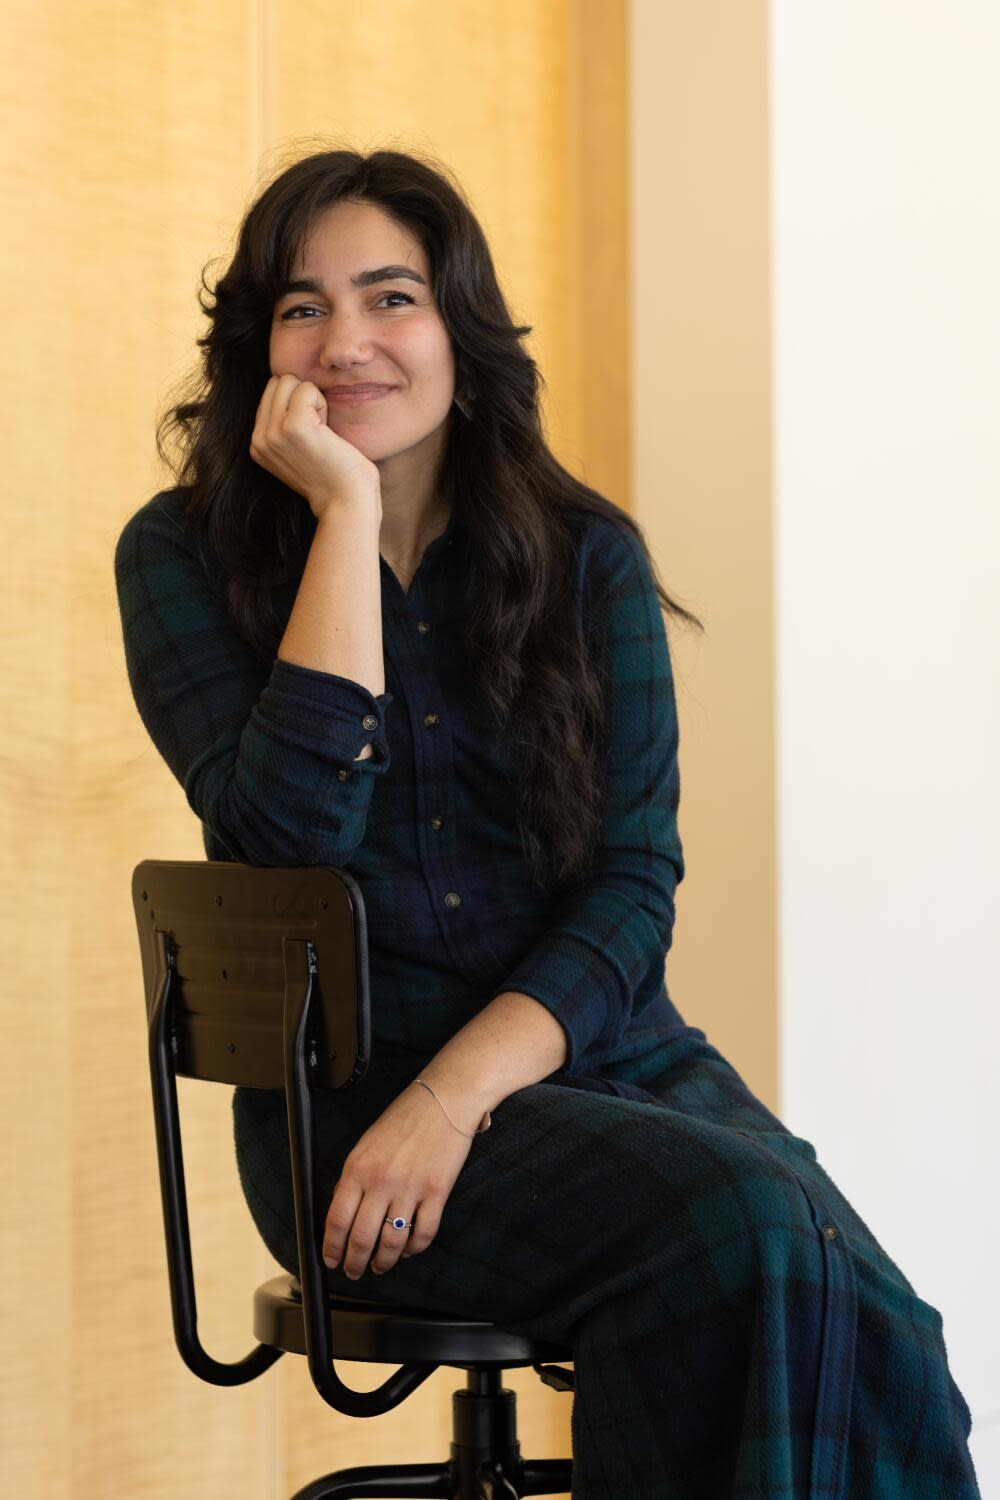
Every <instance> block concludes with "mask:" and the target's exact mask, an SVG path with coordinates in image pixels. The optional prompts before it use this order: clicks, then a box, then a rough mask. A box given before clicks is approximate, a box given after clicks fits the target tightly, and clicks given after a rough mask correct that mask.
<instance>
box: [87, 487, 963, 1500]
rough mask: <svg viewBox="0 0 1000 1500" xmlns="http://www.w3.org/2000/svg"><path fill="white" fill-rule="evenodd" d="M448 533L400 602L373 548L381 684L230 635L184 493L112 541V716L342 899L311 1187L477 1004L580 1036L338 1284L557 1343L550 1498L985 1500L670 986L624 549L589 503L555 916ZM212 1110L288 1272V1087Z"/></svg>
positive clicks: (908, 1299)
mask: <svg viewBox="0 0 1000 1500" xmlns="http://www.w3.org/2000/svg"><path fill="white" fill-rule="evenodd" d="M465 541H466V538H465V536H464V528H463V526H462V524H461V521H460V520H459V519H458V518H457V517H456V516H454V515H453V517H452V520H451V522H450V524H449V526H448V529H447V530H446V531H445V532H444V533H443V534H442V535H441V536H440V537H438V538H436V539H435V541H433V542H432V543H431V544H430V546H429V547H428V548H427V549H426V551H425V553H424V555H423V558H422V560H421V564H420V567H419V569H418V571H417V573H416V575H415V577H414V579H413V581H412V583H411V586H410V589H409V592H408V593H405V594H404V591H403V589H402V588H401V586H400V584H399V582H398V580H397V579H396V578H395V576H394V575H393V573H392V572H391V570H390V569H389V568H388V566H387V565H386V564H385V563H383V565H382V621H383V642H384V648H385V666H386V692H385V693H383V694H381V695H379V696H378V697H375V696H373V695H372V694H371V693H370V692H368V690H367V689H365V688H364V687H362V686H361V685H360V684H358V683H356V682H352V681H350V680H349V679H347V678H344V677H338V676H334V675H330V674H326V673H321V672H312V671H309V670H307V669H305V668H301V667H296V666H292V665H289V664H288V663H284V662H281V661H278V660H274V661H272V662H270V663H265V662H261V661H260V660H259V659H258V658H257V657H256V656H255V655H254V654H253V652H252V651H251V650H250V649H249V647H247V646H245V645H244V644H242V643H241V640H240V638H239V637H238V635H237V634H236V632H235V630H234V627H233V625H232V622H231V621H230V620H229V618H228V616H227V614H226V612H225V610H224V608H223V604H222V600H221V598H220V594H219V586H218V576H217V573H218V570H217V568H215V569H213V566H212V560H211V558H210V557H209V556H208V555H207V554H204V555H202V556H200V555H199V549H198V543H197V541H196V539H195V538H194V537H193V536H192V535H191V533H190V531H189V529H188V528H187V527H186V526H185V525H184V522H183V515H182V512H181V507H180V504H179V500H178V496H177V493H176V492H174V491H167V492H164V493H163V494H161V495H158V496H154V498H153V499H152V500H151V501H150V502H148V504H146V505H145V506H144V507H143V508H142V509H141V510H140V511H138V512H137V513H136V514H135V515H134V516H133V517H132V518H131V520H130V521H129V522H128V524H127V525H126V526H125V529H124V531H123V532H122V534H121V537H120V539H119V542H118V547H117V551H116V557H115V570H116V577H117V583H118V591H119V599H120V604H121V614H122V625H123V631H124V638H125V653H126V659H127V664H128V672H129V677H130V679H131V684H132V688H133V691H134V694H135V698H136V703H137V705H138V708H139V712H140V714H141V716H142V718H143V721H144V723H145V725H146V727H147V729H148V730H149V733H150V735H151V736H152V738H153V741H154V743H155V744H156V746H157V748H158V749H159V751H160V753H161V754H162V755H163V757H164V759H165V760H166V761H167V763H168V765H169V766H170V768H171V770H172V771H173V772H174V774H175V776H176V777H177V779H178V781H179V782H180V783H181V785H182V786H183V788H184V791H185V793H186V795H187V799H188V802H189V803H190V805H191V807H192V808H193V810H194V811H195V812H196V813H197V815H198V816H199V818H201V820H202V822H203V825H204V842H205V851H206V854H207V855H208V857H209V858H211V859H236V860H241V861H243V862H246V863H250V864H299V863H302V864H308V863H324V864H331V865H334V866H339V867H342V868H346V869H349V870H350V871H351V873H352V874H353V875H354V877H355V879H356V880H357V881H358V883H359V885H360V886H361V888H362V891H363V895H364V900H365V906H366V911H367V915H368V936H369V944H370V970H371V976H370V977H371V990H372V1007H373V1028H374V1036H375V1046H374V1060H373V1063H372V1067H371V1069H370V1070H369V1073H368V1074H366V1076H365V1078H364V1079H363V1080H362V1083H361V1084H360V1085H358V1086H357V1087H355V1088H351V1089H346V1090H338V1091H332V1090H316V1091H314V1094H313V1102H314V1111H315V1138H316V1151H315V1167H316V1172H317V1192H318V1195H319V1199H320V1201H323V1202H325V1203H329V1201H330V1199H331V1198H332V1196H333V1191H334V1188H335V1186H336V1183H337V1180H338V1178H339V1176H340V1173H341V1171H342V1168H343V1164H344V1161H345V1160H346V1158H347V1156H348V1155H349V1153H350V1151H351V1150H352V1149H353V1147H354V1145H355V1143H356V1142H357V1141H358V1139H359V1137H360V1136H361V1135H362V1134H363V1133H364V1132H365V1130H367V1129H368V1128H369V1126H371V1125H372V1124H373V1123H374V1122H375V1121H376V1120H377V1119H378V1118H379V1116H380V1115H381V1114H382V1113H383V1111H384V1110H385V1109H386V1108H387V1107H388V1105H389V1104H390V1103H391V1102H392V1100H393V1099H394V1098H396V1097H397V1095H398V1094H399V1093H400V1092H401V1091H402V1089H403V1088H405V1087H406V1085H407V1084H408V1083H409V1082H410V1081H411V1080H412V1079H413V1078H414V1077H416V1076H417V1074H418V1073H419V1072H420V1070H421V1068H422V1066H423V1065H424V1064H425V1063H426V1062H427V1061H428V1060H429V1058H430V1057H431V1056H433V1054H434V1053H435V1051H436V1050H437V1049H438V1048H439V1047H440V1046H441V1045H442V1044H443V1043H444V1042H445V1041H446V1040H447V1038H448V1037H449V1036H451V1035H452V1034H453V1033H454V1031H455V1030H457V1029H458V1028H459V1027H460V1026H461V1025H462V1024H463V1023H464V1022H465V1021H466V1020H467V1019H468V1018H469V1016H470V1015H472V1014H473V1013H474V1012H475V1011H476V1010H477V1009H478V1008H480V1007H481V1006H482V1005H483V1004H485V1003H486V1001H488V1000H489V999H490V998H491V997H492V996H493V995H494V994H497V993H499V992H500V991H501V990H503V989H518V990H523V991H524V992H526V993H528V994H531V995H534V996H535V997H536V998H537V999H539V1000H540V1001H541V1002H542V1003H543V1004H544V1005H547V1006H548V1007H549V1008H550V1009H551V1010H552V1011H553V1013H554V1014H555V1015H557V1016H558V1017H559V1019H560V1021H561V1022H562V1023H563V1025H564V1027H565V1028H566V1032H567V1036H568V1038H569V1055H568V1058H567V1061H566V1064H565V1066H564V1067H563V1068H561V1069H559V1070H557V1071H556V1072H555V1073H553V1074H552V1075H551V1076H550V1077H549V1078H547V1079H544V1080H542V1081H541V1082H539V1083H536V1084H533V1085H531V1086H530V1087H528V1088H523V1089H518V1090H516V1091H515V1092H514V1093H513V1094H511V1095H509V1096H508V1097H507V1098H506V1099H504V1100H502V1101H501V1103H500V1104H499V1105H498V1106H497V1108H496V1109H495V1110H494V1111H493V1128H492V1129H491V1130H489V1131H487V1132H485V1134H483V1135H482V1136H478V1137H477V1138H476V1140H475V1143H474V1145H473V1147H472V1150H471V1151H470V1153H469V1157H468V1160H467V1161H466V1163H465V1164H464V1166H463V1168H462V1171H461V1173H460V1174H459V1177H458V1179H457V1181H456V1183H455V1185H454V1188H453V1189H452V1192H451V1194H450V1195H449V1198H448V1201H447V1203H446V1205H445V1208H444V1212H443V1215H442V1218H441V1223H440V1226H439V1229H438V1232H437V1234H436V1235H435V1237H434V1240H433V1241H432V1243H431V1244H430V1245H429V1246H428V1247H427V1249H426V1250H424V1251H423V1252H421V1253H420V1254H419V1255H415V1256H412V1257H410V1258H409V1259H407V1260H400V1261H399V1262H397V1264H396V1265H395V1266H394V1267H393V1268H392V1269H391V1270H390V1271H389V1272H388V1273H387V1274H386V1275H384V1276H375V1275H374V1274H373V1273H372V1271H371V1269H370V1267H369V1268H368V1269H367V1270H366V1271H365V1272H364V1274H363V1275H362V1276H361V1278H360V1279H359V1280H358V1281H351V1280H349V1279H348V1278H347V1277H346V1276H345V1274H344V1271H343V1267H342V1266H341V1267H338V1268H337V1269H336V1270H334V1271H329V1272H328V1273H327V1275H328V1278H329V1282H330V1285H331V1287H332V1288H334V1289H335V1290H336V1291H337V1292H338V1294H339V1295H341V1296H351V1295H356V1296H358V1297H360V1298H363V1299H365V1300H368V1301H383V1302H385V1303H387V1304H392V1305H403V1306H422V1307H428V1308H436V1309H440V1310H441V1311H444V1312H448V1313H453V1314H456V1315H464V1316H469V1317H479V1318H487V1319H491V1320H492V1321H494V1322H496V1323H498V1324H500V1325H502V1326H507V1327H510V1328H512V1329H514V1330H518V1331H523V1332H525V1333H529V1334H536V1335H538V1336H539V1337H541V1338H552V1339H554V1340H556V1341H558V1342H565V1341H571V1342H572V1347H573V1359H574V1368H575V1374H576V1391H575V1394H574V1397H573V1410H572V1439H573V1497H574V1500H736V1497H739V1500H897V1497H898V1500H903V1497H905V1500H981V1497H980V1492H979V1488H978V1486H977V1483H976V1477H975V1473H974V1469H973V1464H972V1459H971V1456H970V1453H969V1448H968V1437H969V1433H970V1431H971V1415H970V1411H969V1407H968V1405H967V1403H966V1401H965V1399H964V1397H963V1396H962V1393H961V1391H960V1390H959V1388H958V1386H957V1385H956V1383H955V1381H954V1379H953V1378H952V1375H951V1372H950V1370H949V1368H948V1359H947V1351H946V1348H945V1343H944V1336H943V1323H942V1318H941V1314H940V1313H939V1312H938V1311H937V1310H936V1309H935V1308H934V1307H933V1306H932V1305H931V1304H930V1303H928V1302H925V1301H923V1300H922V1299H921V1298H920V1297H919V1296H918V1295H917V1293H916V1291H915V1289H914V1287H913V1286H912V1284H911V1283H910V1282H909V1281H908V1280H907V1278H906V1276H905V1275H904V1274H903V1272H902V1271H901V1270H899V1268H898V1267H897V1266H896V1265H895V1264H894V1263H893V1261H892V1260H891V1259H890V1257H889V1256H888V1255H887V1254H886V1252H885V1250H884V1249H883V1248H882V1246H881V1245H880V1244H879V1242H878V1240H877V1239H876V1238H875V1235H874V1234H873V1233H872V1231H871V1230H870V1229H869V1228H868V1226H867V1225H866V1224H865V1223H864V1222H863V1220H862V1219H861V1218H860V1216H859V1215H858V1214H857V1212H856V1211H855V1210H854V1208H853V1207H852V1205H851V1204H850V1203H849V1202H848V1200H847V1199H846V1198H845V1197H844V1195H843V1194H842V1193H841V1192H840V1190H839V1189H838V1187H837V1186H836V1184H835V1183H834V1182H833V1181H832V1179H831V1178H830V1177H829V1176H828V1175H827V1173H826V1172H825V1171H824V1169H823V1167H822V1166H821V1165H820V1163H819V1162H818V1160H817V1158H816V1152H815V1150H814V1148H813V1146H812V1145H811V1144H810V1143H809V1142H808V1141H804V1140H802V1139H801V1138H800V1137H798V1136H795V1135H793V1134H792V1133H791V1132H790V1131H789V1130H788V1129H787V1128H786V1127H785V1126H784V1125H783V1124H782V1123H781V1121H780V1120H778V1119H777V1118H776V1116H774V1115H773V1114H772V1113H771V1111H770V1110H768V1109H767V1107H766V1106H765V1105H764V1104H763V1103H762V1102H761V1101H760V1100H759V1099H757V1098H756V1097H755V1096H754V1094H753V1093H752V1092H751V1090H750V1089H749V1088H748V1087H747V1085H746V1084H745V1082H744V1081H743V1079H742V1078H741V1077H740V1076H739V1074H738V1073H737V1072H736V1070H735V1068H733V1066H732V1064H730V1063H729V1062H728V1061H727V1060H726V1059H725V1058H724V1057H723V1056H722V1055H721V1054H720V1053H719V1052H718V1051H717V1050H716V1049H715V1048H714V1047H713V1046H712V1045H711V1043H710V1042H709V1041H708V1039H707V1038H706V1036H705V1033H704V1032H703V1031H700V1030H698V1029H697V1028H696V1027H691V1026H686V1025H685V1023H684V1022H683V1020H682V1018H681V1016H680V1014H679V1013H678V1012H677V1010H676V1009H675V1008H674V1006H673V1004H672V1003H671V1001H670V999H669V997H668V995H667V991H666V985H665V982H664V974H663V969H664V958H665V954H666V951H667V949H668V948H669V946H670V940H671V934H672V930H673V921H674V894H675V890H676V887H677V884H678V882H679V881H680V880H681V878H682V876H683V869H684V867H683V861H682V857H681V846H680V841H679V839H678V834H677V806H678V797H679V778H678V770H677V748H678V747H677V719H676V712H675V704H674V690H673V681H672V676H671V667H670V658H669V653H668V649H667V641H666V636H665V632H664V628H663V620H662V616H661V614H660V610H659V604H658V600H657V598H656V595H655V591H654V588H653V583H652V578H651V576H650V573H649V568H648V564H647V562H646V559H645V554H644V552H643V550H642V548H641V546H640V545H639V544H638V543H637V542H636V541H635V539H634V538H632V537H631V535H630V534H629V533H627V532H625V531H624V530H623V529H622V528H621V527H619V526H618V525H617V524H616V523H615V522H614V521H613V520H608V519H606V518H604V517H599V518H594V519H591V520H588V522H587V524H586V527H585V528H584V529H583V531H582V532H581V542H580V550H579V572H578V610H579V614H578V618H579V621H580V625H581V629H582V630H583V632H584V636H585V639H586V640H587V641H588V643H589V644H591V645H592V647H593V649H594V651H595V652H598V653H600V654H602V656H603V653H604V651H605V650H607V651H608V653H609V655H608V657H607V660H608V662H609V664H610V672H609V676H608V700H607V701H608V711H609V736H608V750H607V771H608V781H609V798H608V812H607V818H606V824H605V830H604V842H603V850H602V858H601V861H600V865H599V869H598V871H597V873H596V874H595V876H594V878H593V879H592V880H590V881H589V882H588V883H587V884H585V885H584V886H582V887H581V888H580V889H578V890H577V891H576V892H575V893H573V894H572V895H568V896H567V895H564V896H563V897H562V899H561V900H559V901H557V902H555V903H553V902H551V901H548V902H547V901H546V899H544V898H543V897H541V896H540V895H539V894H538V893H537V891H535V889H534V888H533V887H532V886H530V884H529V882H528V879H527V876H526V872H525V869H524V867H523V862H522V856H521V853H520V846H519V842H518V839H517V836H516V832H515V827H514V803H515V792H516V788H517V776H518V767H517V763H516V758H515V757H514V756H512V755H510V754H509V752H504V751H502V750H501V749H500V748H499V745H498V740H497V736H496V735H495V734H494V733H493V731H492V729H491V727H490V725H489V723H488V721H487V718H486V715H485V713H484V711H483V706H482V705H481V704H478V703H477V702H476V701H475V698H474V696H473V694H472V691H471V689H470V686H469V674H468V671H467V663H466V662H465V659H464V656H463V649H462V628H461V618H460V612H459V610H458V608H457V605H456V600H457V599H458V598H459V597H460V589H459V587H458V584H459V582H460V576H461V569H462V556H463V546H464V545H465ZM294 594H295V585H294V584H293V585H292V586H291V587H290V589H289V591H288V597H287V601H286V603H287V608H288V610H290V609H291V607H292V603H293V600H294ZM369 741H370V742H371V743H372V744H373V745H374V747H375V754H374V755H373V756H372V757H371V758H370V759H366V760H363V761H357V760H356V759H355V758H356V756H357V755H358V753H359V752H360V750H361V749H362V747H363V746H364V745H365V744H366V743H368V742H369ZM233 1119H234V1138H235V1146H236V1158H237V1166H238V1170H239V1175H240V1181H241V1184H242V1187H243V1191H244V1194H245V1196H246V1200H247V1204H248V1206H249V1208H250V1211H251V1213H252V1215H253V1218H254V1222H255V1224H256V1225H257V1228H258V1229H259V1231H260V1234H261V1236H262V1238H263V1240H264V1242H265V1244H266V1245H267V1246H268V1247H269V1248H270V1249H271V1251H272V1253H273V1254H274V1256H275V1258H276V1259H277V1260H278V1261H279V1263H281V1264H282V1265H284V1266H285V1267H286V1269H288V1270H290V1271H292V1272H295V1271H297V1269H298V1246H297V1244H296V1238H295V1215H294V1204H293V1187H292V1176H291V1171H290V1162H289V1142H288V1126H287V1110H286V1105H285V1099H284V1095H283V1093H282V1091H281V1090H269V1089H250V1088H240V1089H235V1090H234V1092H233ZM414 1212H415V1213H416V1215H417V1217H418V1218H419V1212H420V1210H419V1206H417V1207H416V1208H415V1210H414ZM315 1249H316V1251H317V1252H318V1249H319V1247H318V1246H317V1247H315ZM443 1456H444V1455H442V1457H443Z"/></svg>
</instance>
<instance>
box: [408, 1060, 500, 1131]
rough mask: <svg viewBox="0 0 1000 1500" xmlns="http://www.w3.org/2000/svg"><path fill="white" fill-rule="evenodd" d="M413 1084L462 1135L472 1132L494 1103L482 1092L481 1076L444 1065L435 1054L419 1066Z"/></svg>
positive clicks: (494, 1105)
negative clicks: (472, 1075)
mask: <svg viewBox="0 0 1000 1500" xmlns="http://www.w3.org/2000/svg"><path fill="white" fill-rule="evenodd" d="M412 1087H413V1088H414V1090H415V1091H416V1092H417V1093H420V1094H423V1096H424V1098H425V1099H426V1100H427V1102H428V1104H429V1105H432V1106H433V1107H434V1108H435V1109H436V1110H438V1111H439V1113H441V1114H442V1115H447V1117H448V1118H449V1119H450V1120H451V1123H452V1124H453V1125H454V1126H455V1127H456V1129H458V1130H461V1131H462V1132H463V1133H464V1134H465V1135H473V1134H475V1133H476V1131H478V1129H479V1127H480V1125H481V1124H482V1122H483V1120H484V1118H485V1116H486V1115H488V1114H489V1112H490V1111H491V1110H492V1109H493V1108H495V1107H496V1102H495V1101H494V1100H491V1099H490V1098H489V1097H488V1096H487V1094H486V1093H485V1092H484V1090H483V1086H482V1081H481V1080H479V1079H476V1078H473V1077H469V1076H468V1075H467V1074H465V1073H463V1072H461V1071H459V1070H458V1069H456V1068H450V1067H447V1066H445V1065H444V1060H443V1059H441V1060H439V1059H438V1058H436V1057H435V1058H433V1059H432V1061H431V1062H429V1063H428V1064H427V1066H426V1067H424V1068H421V1070H420V1073H419V1074H418V1076H417V1077H416V1078H415V1079H414V1080H413V1084H412ZM432 1096H433V1097H432Z"/></svg>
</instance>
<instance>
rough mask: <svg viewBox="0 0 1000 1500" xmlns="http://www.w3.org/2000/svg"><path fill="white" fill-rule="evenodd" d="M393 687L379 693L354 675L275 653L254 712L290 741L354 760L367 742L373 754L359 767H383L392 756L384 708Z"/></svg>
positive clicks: (261, 723)
mask: <svg viewBox="0 0 1000 1500" xmlns="http://www.w3.org/2000/svg"><path fill="white" fill-rule="evenodd" d="M392 701H393V694H392V693H389V692H385V693H379V694H377V695H376V694H375V693H372V692H371V691H370V689H368V688H366V687H365V686H364V685H363V684H362V683H360V682H355V681H354V679H353V678H350V677H341V676H339V675H338V674H337V673H335V672H319V671H316V670H315V669H314V668H312V667H302V666H299V665H298V664H297V663H295V662H290V661H284V660H283V659H282V658H281V657H275V659H274V665H273V667H272V669H271V676H270V679H269V681H268V683H267V686H266V687H265V688H264V691H263V692H262V693H261V695H260V697H259V699H258V700H257V703H256V705H255V706H254V710H253V715H254V717H255V719H256V721H257V725H258V727H259V728H260V729H261V730H263V732H264V733H274V732H275V731H276V733H275V738H279V737H280V739H281V741H282V743H283V744H285V745H288V744H292V745H298V746H299V747H300V748H301V749H303V750H310V751H312V752H313V753H314V754H319V755H323V756H324V757H328V758H329V759H330V760H331V761H333V762H336V763H337V764H338V765H342V766H347V765H351V764H352V763H353V762H354V761H355V760H357V757H358V756H359V755H360V754H361V751H362V750H363V749H364V748H365V746H366V745H367V744H371V745H372V747H373V750H374V754H373V755H372V756H370V757H369V758H367V759H366V760H362V761H359V762H358V765H357V766H356V767H355V769H356V770H363V769H364V768H366V767H367V768H369V769H371V770H374V769H380V768H381V766H382V765H384V764H385V763H386V762H388V760H389V744H388V741H387V739H386V736H385V710H386V707H387V706H388V704H390V703H391V702H392Z"/></svg>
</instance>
